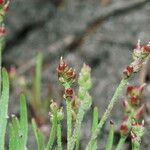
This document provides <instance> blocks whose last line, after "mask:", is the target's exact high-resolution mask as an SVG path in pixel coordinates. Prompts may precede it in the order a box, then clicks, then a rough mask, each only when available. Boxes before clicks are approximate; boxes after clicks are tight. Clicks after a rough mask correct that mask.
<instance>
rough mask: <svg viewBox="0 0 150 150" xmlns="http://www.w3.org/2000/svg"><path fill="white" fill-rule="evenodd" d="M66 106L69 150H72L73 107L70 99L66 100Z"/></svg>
mask: <svg viewBox="0 0 150 150" xmlns="http://www.w3.org/2000/svg"><path fill="white" fill-rule="evenodd" d="M66 106H67V150H71V135H72V107H71V100H70V99H66Z"/></svg>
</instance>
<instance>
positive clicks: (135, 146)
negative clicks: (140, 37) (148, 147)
mask: <svg viewBox="0 0 150 150" xmlns="http://www.w3.org/2000/svg"><path fill="white" fill-rule="evenodd" d="M139 149H140V144H138V145H135V144H132V150H139Z"/></svg>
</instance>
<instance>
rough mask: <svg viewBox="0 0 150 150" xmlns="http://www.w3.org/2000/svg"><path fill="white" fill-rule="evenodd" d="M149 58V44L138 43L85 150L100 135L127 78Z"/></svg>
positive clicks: (88, 148) (90, 146) (88, 149)
mask: <svg viewBox="0 0 150 150" xmlns="http://www.w3.org/2000/svg"><path fill="white" fill-rule="evenodd" d="M149 56H150V44H147V45H141V44H140V41H139V42H138V44H137V47H136V48H135V49H134V50H133V62H132V63H131V64H129V65H128V66H127V67H126V68H125V69H124V71H123V77H122V80H121V82H120V84H119V86H118V87H117V89H116V91H115V93H114V95H113V97H112V99H111V100H110V103H109V105H108V107H107V109H106V111H105V113H104V114H103V116H102V118H101V120H100V122H99V123H98V125H97V128H96V130H95V131H94V132H92V136H91V138H90V141H89V143H88V145H87V147H86V150H91V148H92V145H93V143H94V141H95V139H96V138H97V136H98V135H99V134H100V132H101V129H102V127H103V125H104V123H105V122H106V120H107V118H108V116H109V115H110V113H111V111H112V109H113V107H114V106H115V104H116V102H117V100H118V96H119V95H120V94H121V92H122V91H123V89H124V87H125V85H126V84H127V83H128V80H129V78H130V77H131V76H132V75H133V74H134V73H137V72H138V71H140V70H141V68H142V66H143V64H144V63H145V62H146V60H147V59H148V57H149Z"/></svg>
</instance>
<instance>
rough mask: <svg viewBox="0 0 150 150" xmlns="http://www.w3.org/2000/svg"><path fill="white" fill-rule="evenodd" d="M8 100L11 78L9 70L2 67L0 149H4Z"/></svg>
mask: <svg viewBox="0 0 150 150" xmlns="http://www.w3.org/2000/svg"><path fill="white" fill-rule="evenodd" d="M0 84H1V83H0ZM8 100H9V79H8V74H7V71H6V70H5V69H2V94H1V97H0V107H1V109H0V150H4V143H5V142H4V141H5V132H6V125H7V118H8V114H7V113H8Z"/></svg>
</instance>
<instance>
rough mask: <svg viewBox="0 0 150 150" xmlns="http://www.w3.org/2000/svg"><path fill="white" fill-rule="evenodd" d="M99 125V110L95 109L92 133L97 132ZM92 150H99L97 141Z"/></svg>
mask: <svg viewBox="0 0 150 150" xmlns="http://www.w3.org/2000/svg"><path fill="white" fill-rule="evenodd" d="M97 125H98V108H97V107H95V108H94V110H93V122H92V132H94V131H95V129H96V127H97ZM92 150H97V140H96V139H95V141H94V142H93V146H92Z"/></svg>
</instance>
